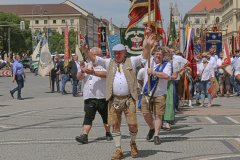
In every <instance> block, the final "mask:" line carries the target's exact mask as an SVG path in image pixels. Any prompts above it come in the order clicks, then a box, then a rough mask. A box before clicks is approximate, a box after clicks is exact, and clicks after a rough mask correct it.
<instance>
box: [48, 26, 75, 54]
mask: <svg viewBox="0 0 240 160" xmlns="http://www.w3.org/2000/svg"><path fill="white" fill-rule="evenodd" d="M51 33H52V34H51V36H50V38H49V49H50V51H51V52H58V53H64V34H63V35H61V34H60V33H58V32H56V31H53V32H51ZM75 45H76V33H75V32H74V31H73V30H70V32H69V48H70V52H71V53H75Z"/></svg>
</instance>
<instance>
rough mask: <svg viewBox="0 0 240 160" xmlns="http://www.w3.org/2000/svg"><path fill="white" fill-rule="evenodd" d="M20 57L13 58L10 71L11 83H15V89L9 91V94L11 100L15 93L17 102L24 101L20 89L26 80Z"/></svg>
mask: <svg viewBox="0 0 240 160" xmlns="http://www.w3.org/2000/svg"><path fill="white" fill-rule="evenodd" d="M20 61H21V57H20V55H16V56H15V61H14V63H13V64H12V70H13V83H14V82H15V81H16V82H17V87H16V88H14V89H13V90H10V94H11V96H12V98H14V93H15V92H16V91H17V92H18V95H17V99H18V100H24V99H23V98H22V95H21V91H22V88H23V87H24V80H25V79H26V75H25V73H24V68H23V64H22V63H21V62H20Z"/></svg>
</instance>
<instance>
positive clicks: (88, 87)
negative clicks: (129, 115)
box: [75, 47, 112, 144]
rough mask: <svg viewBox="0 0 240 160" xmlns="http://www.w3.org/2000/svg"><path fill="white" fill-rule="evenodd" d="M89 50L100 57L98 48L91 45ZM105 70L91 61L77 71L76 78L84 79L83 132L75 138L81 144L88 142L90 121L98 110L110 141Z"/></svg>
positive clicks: (100, 53)
mask: <svg viewBox="0 0 240 160" xmlns="http://www.w3.org/2000/svg"><path fill="white" fill-rule="evenodd" d="M91 52H92V54H93V55H95V56H100V57H102V51H101V49H100V48H97V47H93V48H92V49H91ZM106 75H107V71H106V70H105V69H104V68H103V67H102V66H99V65H98V66H96V65H93V66H92V64H91V63H86V64H85V67H84V68H82V69H81V70H80V72H78V79H79V80H84V88H83V99H84V112H85V116H84V121H83V129H82V130H83V131H82V132H83V134H82V135H80V136H77V137H76V138H75V139H76V141H77V142H80V143H82V144H87V143H88V134H89V132H90V130H91V128H92V122H93V120H94V118H95V115H96V112H98V113H99V114H100V115H101V117H102V121H103V124H104V128H105V131H106V140H107V141H111V140H112V135H111V133H110V125H108V121H107V118H108V107H107V106H108V103H107V101H106V98H105V94H104V92H105V86H106Z"/></svg>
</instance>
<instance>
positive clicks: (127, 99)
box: [86, 36, 153, 160]
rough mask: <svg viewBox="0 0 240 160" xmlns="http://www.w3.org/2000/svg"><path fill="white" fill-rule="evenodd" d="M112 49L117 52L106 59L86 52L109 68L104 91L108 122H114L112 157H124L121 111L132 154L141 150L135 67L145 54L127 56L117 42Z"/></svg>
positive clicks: (122, 46)
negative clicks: (113, 149)
mask: <svg viewBox="0 0 240 160" xmlns="http://www.w3.org/2000/svg"><path fill="white" fill-rule="evenodd" d="M151 38H153V36H151ZM112 50H113V52H114V58H113V59H103V58H101V57H98V56H93V55H92V53H91V52H88V53H87V54H86V55H87V57H88V58H89V59H90V60H91V61H92V62H94V63H95V64H97V65H101V66H103V68H105V69H107V80H106V84H107V85H106V92H105V93H106V100H108V101H109V103H108V111H109V112H108V122H109V123H108V124H109V125H112V128H113V132H112V135H113V139H114V142H115V147H116V150H115V152H114V154H113V156H112V159H113V160H115V159H121V158H123V152H122V149H121V132H120V126H121V115H122V113H124V114H125V117H126V121H127V124H128V127H129V132H130V139H131V142H130V146H131V157H132V158H136V157H137V154H138V150H137V145H136V136H137V132H138V127H137V116H136V101H137V99H138V93H137V78H136V67H138V66H140V65H141V61H142V59H143V56H142V55H139V56H132V57H130V58H126V48H125V46H124V45H122V44H117V45H115V46H114V47H113V49H112ZM144 57H146V56H144Z"/></svg>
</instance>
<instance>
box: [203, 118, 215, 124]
mask: <svg viewBox="0 0 240 160" xmlns="http://www.w3.org/2000/svg"><path fill="white" fill-rule="evenodd" d="M205 119H207V120H208V121H209V122H211V123H212V124H217V122H216V121H214V120H213V119H212V118H210V117H205Z"/></svg>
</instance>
